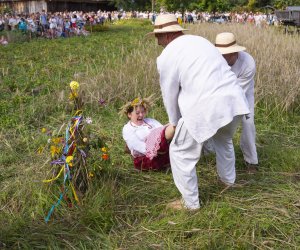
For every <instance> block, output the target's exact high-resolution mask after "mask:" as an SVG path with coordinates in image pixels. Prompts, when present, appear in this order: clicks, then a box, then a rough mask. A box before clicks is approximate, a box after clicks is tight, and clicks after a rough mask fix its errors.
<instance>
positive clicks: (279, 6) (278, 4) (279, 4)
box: [273, 0, 300, 9]
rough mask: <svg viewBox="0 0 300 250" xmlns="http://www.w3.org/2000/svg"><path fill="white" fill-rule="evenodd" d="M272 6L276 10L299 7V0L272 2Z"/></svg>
mask: <svg viewBox="0 0 300 250" xmlns="http://www.w3.org/2000/svg"><path fill="white" fill-rule="evenodd" d="M273 5H274V7H275V8H276V9H285V8H286V7H287V6H300V0H274V1H273Z"/></svg>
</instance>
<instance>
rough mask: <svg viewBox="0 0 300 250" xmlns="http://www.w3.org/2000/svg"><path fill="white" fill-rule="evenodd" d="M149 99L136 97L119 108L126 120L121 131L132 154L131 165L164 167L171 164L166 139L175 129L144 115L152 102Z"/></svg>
mask: <svg viewBox="0 0 300 250" xmlns="http://www.w3.org/2000/svg"><path fill="white" fill-rule="evenodd" d="M151 98H152V96H150V97H148V98H144V99H142V98H136V99H134V100H133V101H132V102H128V103H127V104H125V105H124V106H123V107H122V108H121V111H120V113H122V114H125V115H126V116H127V118H128V119H129V121H128V122H127V124H125V125H124V127H123V131H122V134H123V139H124V140H125V142H126V146H127V147H128V149H129V151H130V153H131V155H132V156H133V163H134V167H135V168H136V169H139V170H163V169H166V168H168V167H169V166H170V158H169V141H170V140H171V139H172V138H173V136H174V133H175V129H174V127H173V126H169V125H165V126H163V125H162V124H161V123H160V122H158V121H157V120H155V119H152V118H146V114H147V112H148V111H149V109H150V108H151V106H152V104H153V103H152V102H151Z"/></svg>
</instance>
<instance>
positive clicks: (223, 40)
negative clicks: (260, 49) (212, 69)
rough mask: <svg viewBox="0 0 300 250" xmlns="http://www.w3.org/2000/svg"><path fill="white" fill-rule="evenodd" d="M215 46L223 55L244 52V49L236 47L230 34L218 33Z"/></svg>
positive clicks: (232, 35)
mask: <svg viewBox="0 0 300 250" xmlns="http://www.w3.org/2000/svg"><path fill="white" fill-rule="evenodd" d="M215 46H216V47H217V49H218V50H219V51H220V52H221V54H223V55H224V54H230V53H235V52H239V51H243V50H246V48H245V47H243V46H239V45H237V43H236V40H235V37H234V34H232V33H230V32H223V33H219V34H218V35H217V36H216V43H215Z"/></svg>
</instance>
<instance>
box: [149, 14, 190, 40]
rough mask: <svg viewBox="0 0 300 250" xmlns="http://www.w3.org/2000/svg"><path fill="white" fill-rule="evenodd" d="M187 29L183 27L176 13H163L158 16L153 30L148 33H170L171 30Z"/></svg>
mask: <svg viewBox="0 0 300 250" xmlns="http://www.w3.org/2000/svg"><path fill="white" fill-rule="evenodd" d="M184 30H187V29H184V28H182V27H181V26H180V25H179V24H178V22H177V18H176V16H175V15H174V14H162V15H159V16H157V17H156V19H155V23H154V30H153V32H150V33H148V34H147V35H155V34H157V33H169V32H178V31H184Z"/></svg>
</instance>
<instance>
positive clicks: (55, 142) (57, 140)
mask: <svg viewBox="0 0 300 250" xmlns="http://www.w3.org/2000/svg"><path fill="white" fill-rule="evenodd" d="M61 139H62V138H61V137H55V138H52V142H53V143H54V144H59V143H61Z"/></svg>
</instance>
